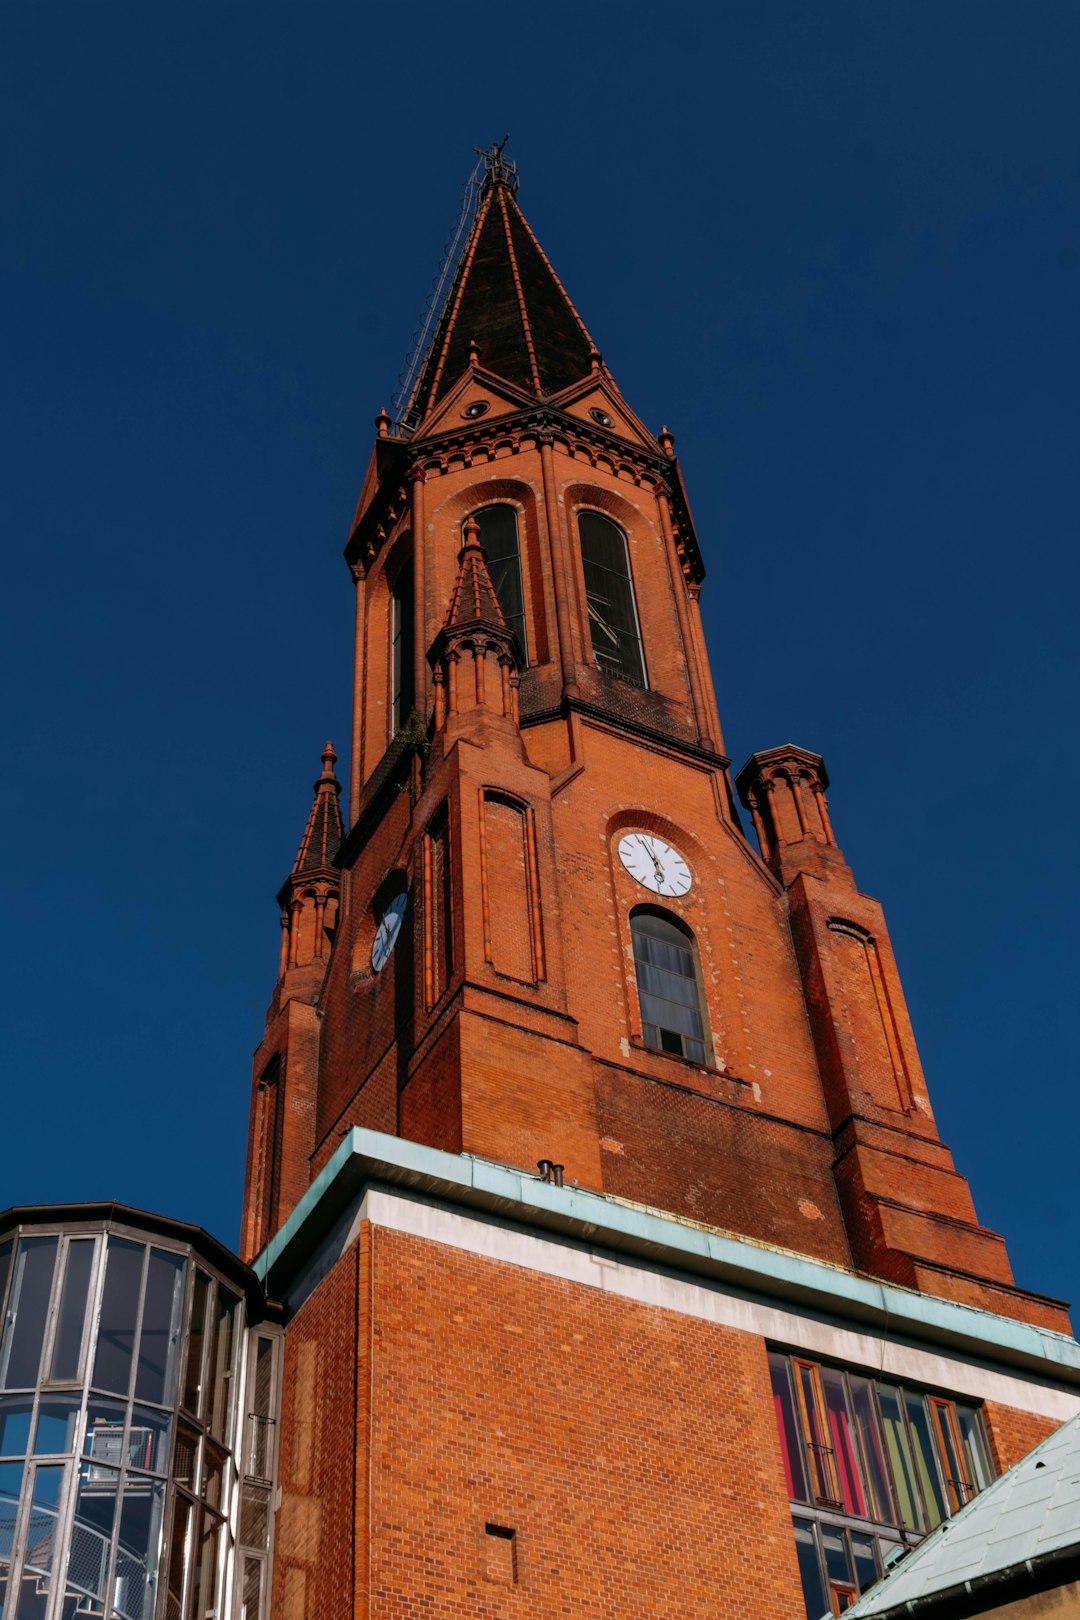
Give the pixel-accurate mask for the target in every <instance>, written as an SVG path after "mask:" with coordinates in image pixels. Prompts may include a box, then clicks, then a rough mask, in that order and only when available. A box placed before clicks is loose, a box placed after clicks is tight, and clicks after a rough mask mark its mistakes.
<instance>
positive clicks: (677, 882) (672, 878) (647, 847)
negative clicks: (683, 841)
mask: <svg viewBox="0 0 1080 1620" xmlns="http://www.w3.org/2000/svg"><path fill="white" fill-rule="evenodd" d="M619 859H620V861H622V863H623V865H624V866H625V867H626V870H627V871H628V872H629V873H630V876H631V877H632V878H636V879H637V881H638V882H639V883H641V884H643V885H644V887H645V888H646V889H651V890H652V892H653V894H662V895H666V896H669V897H671V898H672V899H677V898H678V896H679V895H680V894H685V893H686V891H687V890H688V889H689V887H690V885H691V883H692V882H693V881H694V880H693V878H692V877H691V876H690V868H689V867H688V866H687V864H686V862H685V861H684V860H683V858H682V856H681V855H680V854H679V852H678V850H677V849H673V848H672V847H671V845H670V844H665V843H664V840H663V839H662V838H657V837H655V836H654V834H653V833H640V832H631V833H625V834H624V835H623V837H622V838H620V839H619Z"/></svg>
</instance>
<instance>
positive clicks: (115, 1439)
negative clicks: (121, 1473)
mask: <svg viewBox="0 0 1080 1620" xmlns="http://www.w3.org/2000/svg"><path fill="white" fill-rule="evenodd" d="M124 1412H125V1408H124V1404H123V1402H122V1401H106V1400H102V1399H101V1398H100V1397H98V1396H94V1395H91V1397H90V1403H89V1406H88V1408H87V1412H86V1438H85V1439H84V1441H83V1456H84V1457H89V1458H90V1460H91V1467H90V1470H89V1475H90V1477H91V1478H93V1475H94V1471H95V1469H96V1468H98V1467H99V1466H103V1467H105V1468H106V1469H107V1468H109V1467H113V1468H119V1466H120V1464H121V1463H122V1462H123V1460H124Z"/></svg>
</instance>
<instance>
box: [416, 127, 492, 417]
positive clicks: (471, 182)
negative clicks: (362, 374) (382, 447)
mask: <svg viewBox="0 0 1080 1620" xmlns="http://www.w3.org/2000/svg"><path fill="white" fill-rule="evenodd" d="M505 145H506V142H505V141H504V142H503V146H505ZM498 150H499V151H501V148H499V149H498ZM482 179H483V180H484V181H485V182H486V179H487V172H486V171H485V170H484V168H483V161H481V162H480V163H478V164H477V165H476V167H475V168H474V169H473V171H472V173H471V174H470V176H469V178H468V179H467V180H466V182H465V184H464V186H463V187H462V191H461V210H460V212H459V214H458V219H457V224H456V225H455V226H454V228H453V230H452V231H451V232H450V235H449V236H448V237H447V240H446V243H445V245H444V247H443V253H442V263H441V265H440V266H439V270H438V272H437V274H436V275H435V277H434V279H433V281H432V283H431V288H430V291H429V292H428V296H427V302H426V304H425V305H424V313H423V315H422V316H421V317H420V320H419V322H418V324H417V326H416V329H415V331H414V332H413V335H412V340H411V341H410V343H409V352H408V354H407V355H406V357H405V364H404V366H403V367H402V369H401V371H400V372H399V373H398V385H397V392H396V393H395V395H394V398H393V401H392V402H391V403H392V415H393V417H394V420H395V422H397V423H398V424H399V425H400V426H401V427H403V428H414V427H415V426H416V423H417V421H418V420H419V411H418V410H416V409H413V408H411V407H412V396H413V393H414V392H415V389H416V384H417V382H418V380H419V377H420V372H421V369H422V367H423V364H424V360H425V358H426V356H427V352H428V345H429V343H430V341H431V334H432V332H433V331H434V329H435V326H436V324H437V323H438V321H439V318H440V317H441V315H442V312H443V307H444V305H445V303H446V295H447V293H448V291H449V289H450V285H451V283H452V281H453V276H454V271H455V270H456V268H457V262H458V259H459V257H460V255H461V249H462V246H463V244H464V242H465V239H466V237H467V236H468V233H469V230H470V229H471V227H472V223H473V221H474V219H475V218H476V210H477V206H478V204H479V202H480V197H481V180H482ZM515 181H516V170H515Z"/></svg>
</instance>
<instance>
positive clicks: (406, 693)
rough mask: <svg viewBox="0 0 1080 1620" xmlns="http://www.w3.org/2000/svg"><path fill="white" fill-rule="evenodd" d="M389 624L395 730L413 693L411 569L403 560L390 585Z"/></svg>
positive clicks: (408, 710)
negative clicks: (400, 568) (391, 620)
mask: <svg viewBox="0 0 1080 1620" xmlns="http://www.w3.org/2000/svg"><path fill="white" fill-rule="evenodd" d="M392 614H393V623H392V624H391V627H390V630H391V670H390V697H391V702H390V713H391V717H392V723H393V727H394V730H395V731H398V730H400V729H401V727H402V726H404V725H407V724H408V720H409V716H410V714H411V713H412V711H413V705H414V703H415V701H416V693H415V691H414V686H413V644H414V642H415V634H414V630H413V572H412V564H411V563H407V564H406V566H405V567H404V568H403V569H402V570H401V573H400V574H399V575H398V577H397V584H396V585H395V586H394V596H393V605H392Z"/></svg>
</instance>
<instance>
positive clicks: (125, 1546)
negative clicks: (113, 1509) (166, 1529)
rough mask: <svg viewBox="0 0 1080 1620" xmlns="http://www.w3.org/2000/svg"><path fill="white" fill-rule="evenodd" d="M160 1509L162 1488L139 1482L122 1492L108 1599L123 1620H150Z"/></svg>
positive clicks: (159, 1542) (162, 1511) (155, 1587)
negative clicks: (110, 1598)
mask: <svg viewBox="0 0 1080 1620" xmlns="http://www.w3.org/2000/svg"><path fill="white" fill-rule="evenodd" d="M164 1509H165V1487H164V1485H147V1484H146V1482H144V1481H139V1484H138V1487H137V1488H136V1489H134V1490H133V1489H132V1488H131V1486H130V1485H129V1486H128V1487H127V1488H126V1489H125V1491H124V1505H123V1508H122V1509H121V1512H120V1534H119V1536H118V1537H117V1544H116V1572H115V1575H114V1576H113V1599H112V1601H113V1606H114V1608H115V1609H117V1610H118V1612H119V1613H120V1614H121V1615H123V1616H124V1620H151V1616H152V1615H153V1612H154V1593H155V1591H156V1589H157V1562H158V1548H159V1547H160V1545H161V1520H162V1515H163V1513H164ZM182 1516H183V1515H182V1513H181V1517H182Z"/></svg>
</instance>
